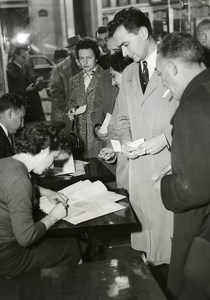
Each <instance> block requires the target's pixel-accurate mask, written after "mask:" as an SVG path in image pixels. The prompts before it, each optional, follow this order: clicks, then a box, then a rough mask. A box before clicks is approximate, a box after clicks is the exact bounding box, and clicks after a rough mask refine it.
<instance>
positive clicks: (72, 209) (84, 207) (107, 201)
mask: <svg viewBox="0 0 210 300" xmlns="http://www.w3.org/2000/svg"><path fill="white" fill-rule="evenodd" d="M60 192H61V193H63V194H64V195H65V196H66V197H68V199H69V200H68V205H69V207H68V215H67V216H66V217H65V218H64V220H66V221H68V222H69V223H72V224H74V225H76V224H79V223H82V222H84V221H88V220H91V219H94V218H98V217H100V216H103V215H106V214H109V213H112V212H115V211H118V210H121V209H125V207H124V206H123V205H120V204H118V203H115V202H116V201H119V200H121V199H124V198H125V196H123V195H120V194H117V193H115V192H110V191H108V190H107V188H106V186H105V185H104V184H103V183H102V182H101V181H99V180H97V181H95V182H91V181H90V180H84V181H82V180H81V181H79V182H77V183H75V184H72V185H69V186H67V187H66V188H64V189H62V190H60ZM54 207H55V204H53V203H51V202H50V201H49V200H48V199H47V197H45V196H43V197H41V198H40V209H41V210H42V211H43V212H45V213H46V214H49V213H50V211H51V210H52V209H53V208H54Z"/></svg>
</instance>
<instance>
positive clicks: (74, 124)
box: [69, 116, 85, 155]
mask: <svg viewBox="0 0 210 300" xmlns="http://www.w3.org/2000/svg"><path fill="white" fill-rule="evenodd" d="M70 122H71V125H70V133H69V146H70V149H71V151H72V153H73V154H76V155H77V154H83V153H84V150H85V147H84V142H83V140H82V138H81V136H80V133H79V122H78V116H74V120H73V121H70Z"/></svg>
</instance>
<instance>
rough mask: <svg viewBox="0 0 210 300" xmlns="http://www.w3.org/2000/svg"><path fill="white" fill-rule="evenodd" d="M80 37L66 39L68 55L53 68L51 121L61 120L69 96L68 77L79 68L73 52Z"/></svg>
mask: <svg viewBox="0 0 210 300" xmlns="http://www.w3.org/2000/svg"><path fill="white" fill-rule="evenodd" d="M80 39H81V38H80V36H79V35H76V36H73V37H71V38H69V39H68V46H67V47H66V48H68V49H69V51H70V54H69V56H68V57H67V58H65V59H64V60H63V61H62V62H60V63H59V64H57V65H56V66H55V67H54V68H53V72H52V76H51V81H50V94H51V98H52V108H51V120H53V121H63V110H64V108H65V107H66V105H67V102H68V101H69V97H70V85H69V82H70V78H71V77H73V76H74V75H76V74H78V73H79V72H80V70H81V68H80V66H79V63H78V61H77V60H76V54H75V47H76V45H77V43H78V42H79V40H80Z"/></svg>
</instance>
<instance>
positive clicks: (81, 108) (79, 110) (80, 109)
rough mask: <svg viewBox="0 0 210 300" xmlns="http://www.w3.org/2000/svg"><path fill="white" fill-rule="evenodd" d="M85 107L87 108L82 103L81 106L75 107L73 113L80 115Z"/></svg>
mask: <svg viewBox="0 0 210 300" xmlns="http://www.w3.org/2000/svg"><path fill="white" fill-rule="evenodd" d="M86 108H87V105H86V104H85V105H83V106H80V107H78V108H77V109H76V111H75V113H74V115H81V114H84V112H85V111H86Z"/></svg>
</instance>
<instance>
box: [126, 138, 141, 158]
mask: <svg viewBox="0 0 210 300" xmlns="http://www.w3.org/2000/svg"><path fill="white" fill-rule="evenodd" d="M131 142H132V141H131V140H125V141H123V144H122V154H123V155H124V156H126V157H127V158H129V159H136V158H137V157H139V156H140V155H139V154H138V149H137V150H136V149H134V148H133V147H130V146H128V145H129V144H130V143H131Z"/></svg>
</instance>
